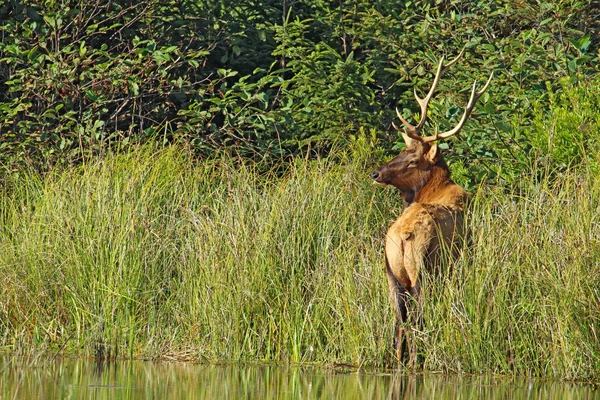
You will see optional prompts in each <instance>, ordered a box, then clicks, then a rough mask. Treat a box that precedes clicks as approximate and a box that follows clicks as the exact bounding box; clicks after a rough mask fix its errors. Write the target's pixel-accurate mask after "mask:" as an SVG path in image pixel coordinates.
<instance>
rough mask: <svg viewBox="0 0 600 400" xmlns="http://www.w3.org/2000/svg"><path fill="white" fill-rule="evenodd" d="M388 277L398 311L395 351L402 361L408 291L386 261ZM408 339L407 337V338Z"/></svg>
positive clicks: (404, 349) (391, 295)
mask: <svg viewBox="0 0 600 400" xmlns="http://www.w3.org/2000/svg"><path fill="white" fill-rule="evenodd" d="M386 275H387V278H388V284H389V288H390V300H391V302H392V307H393V308H394V311H396V325H395V329H394V334H395V337H394V342H395V343H394V349H395V351H396V357H397V358H398V359H399V360H402V359H403V357H404V354H406V345H407V343H406V341H405V337H406V335H405V334H404V324H405V323H406V320H407V316H408V310H407V308H406V290H405V289H404V287H403V286H402V285H401V284H400V283H399V282H398V280H397V279H396V277H395V276H394V274H393V273H392V271H391V270H390V267H389V265H388V263H387V260H386ZM406 338H407V337H406Z"/></svg>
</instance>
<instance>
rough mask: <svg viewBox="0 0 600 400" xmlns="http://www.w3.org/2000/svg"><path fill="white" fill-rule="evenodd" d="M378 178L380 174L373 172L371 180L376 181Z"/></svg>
mask: <svg viewBox="0 0 600 400" xmlns="http://www.w3.org/2000/svg"><path fill="white" fill-rule="evenodd" d="M377 178H379V172H377V171H373V172H371V179H373V180H375V181H376V180H377Z"/></svg>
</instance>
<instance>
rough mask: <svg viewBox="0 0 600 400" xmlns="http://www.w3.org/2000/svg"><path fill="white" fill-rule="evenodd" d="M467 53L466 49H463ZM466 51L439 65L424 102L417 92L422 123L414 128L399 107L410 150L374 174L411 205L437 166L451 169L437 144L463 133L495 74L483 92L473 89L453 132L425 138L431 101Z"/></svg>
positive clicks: (405, 150) (407, 149)
mask: <svg viewBox="0 0 600 400" xmlns="http://www.w3.org/2000/svg"><path fill="white" fill-rule="evenodd" d="M463 51H464V49H463ZM463 51H461V52H460V54H459V55H458V56H457V57H456V58H455V59H454V60H452V61H450V62H449V63H447V64H444V57H442V59H441V60H440V62H439V66H438V69H437V73H436V75H435V78H434V80H433V84H432V85H431V89H430V90H429V93H427V96H426V97H425V98H424V99H421V98H420V97H419V96H418V95H417V92H416V90H415V98H416V99H417V102H418V103H419V105H420V106H421V117H420V120H419V122H418V124H417V125H416V126H415V125H412V124H410V123H409V122H408V121H406V120H405V119H404V118H403V117H402V115H401V114H400V112H399V111H398V109H397V108H396V115H397V116H398V118H399V119H400V121H401V122H402V124H404V126H405V127H406V129H405V130H400V129H399V128H398V127H396V125H395V124H393V123H392V125H393V126H394V128H395V129H396V130H399V131H401V133H402V137H403V138H404V142H405V143H406V148H405V149H404V150H402V151H401V152H400V154H399V155H398V156H396V157H395V158H394V159H392V160H391V161H389V162H388V163H386V164H384V165H382V166H381V167H379V168H377V169H376V170H375V171H373V172H372V173H371V178H372V179H373V180H374V181H375V182H376V183H378V184H381V185H392V186H394V187H396V188H398V190H400V192H401V193H402V195H403V196H404V199H405V201H406V202H407V203H410V202H411V201H412V198H413V197H414V195H415V193H416V192H418V191H419V190H420V189H421V188H422V187H423V186H424V185H425V184H426V183H427V182H428V181H429V178H430V176H431V170H432V169H433V167H434V166H436V165H438V166H440V167H442V168H444V169H445V170H448V168H447V167H446V164H445V162H444V160H443V159H442V157H441V155H440V152H439V150H438V146H437V144H436V143H435V141H437V140H439V139H446V138H448V137H450V136H452V135H455V134H457V133H458V132H460V130H461V129H462V127H463V126H464V125H465V122H466V121H467V120H468V119H469V116H470V115H471V112H472V111H473V108H474V107H475V104H476V103H477V100H479V98H480V97H481V95H482V94H483V93H484V92H485V91H486V90H487V88H488V86H489V84H490V82H491V80H492V77H493V75H494V73H493V72H492V74H490V77H489V79H488V80H487V82H486V84H485V86H484V87H483V89H481V90H480V91H476V86H477V81H475V82H474V83H473V89H472V90H471V97H470V98H469V102H468V103H467V107H466V108H465V111H464V113H463V116H462V118H461V119H460V121H459V122H458V125H456V127H454V128H453V129H451V130H449V131H447V132H443V133H436V134H435V135H433V136H426V137H425V136H421V131H422V129H423V126H424V125H425V121H426V120H427V107H428V105H429V101H430V100H431V98H432V96H433V93H434V92H435V89H436V88H437V85H438V83H439V81H440V77H441V76H442V72H443V71H444V70H445V69H446V68H448V67H450V66H452V65H453V64H454V63H456V62H457V61H458V59H459V58H460V57H461V56H462V53H463Z"/></svg>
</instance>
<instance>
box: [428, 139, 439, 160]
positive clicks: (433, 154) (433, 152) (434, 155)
mask: <svg viewBox="0 0 600 400" xmlns="http://www.w3.org/2000/svg"><path fill="white" fill-rule="evenodd" d="M425 159H426V160H427V162H429V164H431V165H434V164H435V163H437V162H438V161H439V159H440V152H439V148H438V145H437V143H434V144H432V145H431V147H430V148H429V151H428V152H427V154H425Z"/></svg>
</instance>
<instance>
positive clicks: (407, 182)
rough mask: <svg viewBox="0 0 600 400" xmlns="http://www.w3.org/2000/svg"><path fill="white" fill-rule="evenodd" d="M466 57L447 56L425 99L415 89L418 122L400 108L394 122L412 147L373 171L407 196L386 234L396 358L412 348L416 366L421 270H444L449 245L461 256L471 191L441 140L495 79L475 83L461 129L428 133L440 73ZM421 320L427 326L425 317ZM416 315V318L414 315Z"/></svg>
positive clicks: (380, 180) (373, 175)
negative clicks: (454, 171) (413, 340)
mask: <svg viewBox="0 0 600 400" xmlns="http://www.w3.org/2000/svg"><path fill="white" fill-rule="evenodd" d="M461 56H462V51H461V53H460V54H459V55H458V56H457V57H456V58H455V59H454V60H452V61H450V62H448V63H447V64H444V57H442V58H441V60H440V62H439V65H438V68H437V72H436V75H435V78H434V80H433V84H432V85H431V88H430V90H429V92H428V93H427V96H425V98H424V99H421V98H420V97H419V96H418V95H417V92H416V90H415V98H416V100H417V102H418V103H419V105H420V107H421V115H420V119H419V122H418V123H417V125H416V126H415V125H412V124H410V123H409V122H408V121H407V120H405V119H404V118H403V117H402V115H401V114H400V112H399V111H398V109H397V108H396V115H397V116H398V118H399V119H400V121H401V122H402V124H403V125H404V126H405V128H406V129H405V130H401V129H399V128H398V127H397V126H396V125H395V124H392V125H393V126H394V128H395V129H396V130H398V131H401V133H402V137H403V138H404V142H405V143H406V148H405V149H404V150H402V151H401V152H400V154H399V155H398V156H396V157H395V158H394V159H392V160H391V161H389V162H388V163H386V164H384V165H382V166H381V167H379V168H377V169H376V170H375V171H373V172H372V173H371V178H372V179H373V180H374V181H375V182H376V183H378V184H381V185H384V186H387V185H391V186H394V187H396V188H397V189H398V190H399V192H400V194H401V196H402V197H403V199H404V206H405V207H404V211H403V212H402V214H401V215H400V217H398V219H397V220H396V221H395V222H394V223H393V224H392V226H391V227H390V228H389V230H388V231H387V234H386V238H385V271H386V275H387V280H388V284H389V289H390V298H391V302H392V307H393V308H394V310H395V312H396V316H397V318H396V325H395V338H394V339H395V345H394V347H395V352H396V357H397V358H398V359H399V360H400V361H404V359H405V358H406V357H405V356H406V350H407V347H408V352H409V354H408V359H409V362H410V363H413V365H414V362H415V356H416V348H415V347H414V346H413V347H412V348H411V346H410V336H409V335H407V334H405V331H404V329H405V326H406V323H407V321H408V319H409V309H408V304H409V303H408V302H409V301H411V299H410V297H412V298H413V299H414V300H416V303H417V304H418V305H419V306H422V299H421V287H420V286H421V285H420V280H419V273H420V271H421V270H422V269H423V270H427V271H432V272H433V271H435V270H436V269H437V268H439V262H440V257H441V255H442V254H441V252H442V249H443V248H446V249H451V250H452V253H453V254H454V256H457V255H458V254H457V249H458V246H457V245H458V244H459V242H460V241H461V240H462V237H463V235H464V233H465V226H464V208H465V204H466V202H467V199H468V194H467V192H466V191H465V190H464V189H463V188H462V187H460V186H459V185H457V184H456V183H454V182H453V181H452V180H451V179H450V170H449V168H448V166H447V164H446V162H445V161H444V158H443V157H442V155H441V154H440V150H439V148H438V146H437V144H436V143H435V142H436V141H437V140H440V139H447V138H449V137H450V136H452V135H455V134H457V133H458V132H460V130H461V129H462V128H463V126H464V125H465V123H466V122H467V120H468V119H469V116H470V115H471V112H472V111H473V109H474V107H475V104H476V103H477V101H478V100H479V98H480V97H481V95H482V94H483V93H484V92H485V91H486V90H487V88H488V86H489V84H490V82H491V80H492V77H493V72H492V74H490V77H489V79H488V80H487V82H486V84H485V85H484V87H483V89H481V90H480V91H476V87H477V81H475V82H474V83H473V89H472V91H471V96H470V98H469V102H468V103H467V106H466V108H465V110H464V113H463V115H462V118H461V119H460V121H459V122H458V125H456V127H454V128H453V129H451V130H449V131H447V132H443V133H437V132H436V133H435V134H434V135H433V136H422V135H421V131H422V130H423V126H424V125H425V121H426V119H427V107H428V104H429V101H430V100H431V97H432V96H433V93H434V92H435V89H436V87H437V85H438V83H439V81H440V77H441V75H442V73H443V71H444V70H445V69H446V68H448V67H450V66H452V65H453V64H454V63H456V62H457V61H458V59H459V58H460V57H461ZM419 308H421V307H419ZM417 318H418V319H419V324H420V325H422V324H423V320H422V318H420V317H417ZM411 319H412V321H413V322H414V316H412V313H411ZM409 322H410V321H409Z"/></svg>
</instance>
